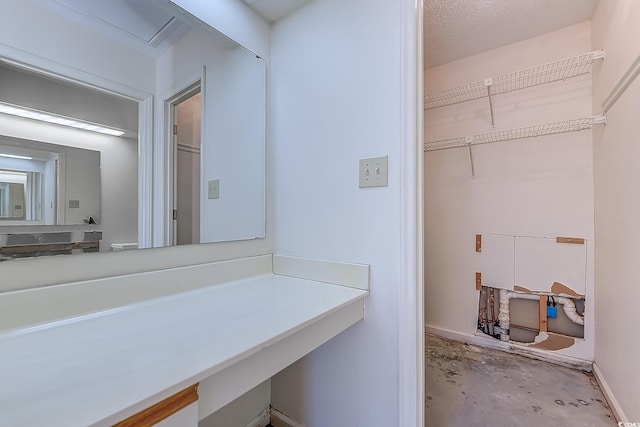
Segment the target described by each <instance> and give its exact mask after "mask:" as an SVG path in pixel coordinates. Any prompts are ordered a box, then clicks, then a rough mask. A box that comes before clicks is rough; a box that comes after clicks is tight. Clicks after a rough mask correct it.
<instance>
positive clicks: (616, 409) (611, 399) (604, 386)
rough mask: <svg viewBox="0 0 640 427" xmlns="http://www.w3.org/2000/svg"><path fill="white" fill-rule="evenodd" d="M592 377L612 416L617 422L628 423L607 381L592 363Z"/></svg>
mask: <svg viewBox="0 0 640 427" xmlns="http://www.w3.org/2000/svg"><path fill="white" fill-rule="evenodd" d="M593 376H594V377H596V381H598V385H599V386H600V390H602V394H604V397H605V399H607V403H608V404H609V407H610V408H611V411H612V412H613V415H614V416H615V417H616V419H617V420H618V422H621V423H628V422H630V421H629V419H628V418H627V417H626V416H625V414H624V412H623V411H622V408H621V407H620V403H618V400H617V399H616V397H615V396H614V394H613V391H612V390H611V387H609V384H608V383H607V380H605V379H604V375H602V371H601V370H600V368H599V367H598V365H597V364H596V363H595V362H593Z"/></svg>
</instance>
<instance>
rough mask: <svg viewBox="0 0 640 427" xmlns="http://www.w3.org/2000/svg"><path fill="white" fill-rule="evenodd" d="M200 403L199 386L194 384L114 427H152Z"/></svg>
mask: <svg viewBox="0 0 640 427" xmlns="http://www.w3.org/2000/svg"><path fill="white" fill-rule="evenodd" d="M197 401H198V384H194V385H192V386H189V387H187V388H185V389H184V390H182V391H179V392H178V393H176V394H174V395H173V396H169V397H167V398H166V399H164V400H162V401H160V402H158V403H156V404H155V405H153V406H150V407H148V408H147V409H144V410H142V411H140V412H138V413H137V414H135V415H132V416H130V417H129V418H127V419H126V420H124V421H120V422H119V423H117V424H114V425H113V427H151V426H153V425H155V424H158V423H159V422H160V421H162V420H164V419H166V418H169V417H170V416H171V415H173V414H175V413H176V412H178V411H179V410H181V409H184V408H186V407H187V406H189V405H191V404H192V403H193V402H197Z"/></svg>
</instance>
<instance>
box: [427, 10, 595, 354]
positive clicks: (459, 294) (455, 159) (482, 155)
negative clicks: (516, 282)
mask: <svg viewBox="0 0 640 427" xmlns="http://www.w3.org/2000/svg"><path fill="white" fill-rule="evenodd" d="M590 37H591V33H590V23H589V22H584V23H581V24H577V25H573V26H570V27H566V28H564V29H561V30H559V31H555V32H551V33H547V34H544V35H542V36H539V37H535V38H532V39H529V40H525V41H522V42H519V43H514V44H511V45H507V46H504V47H501V48H498V49H494V50H491V51H488V52H485V53H481V54H478V55H474V56H471V57H468V58H464V59H462V60H459V61H455V62H452V63H449V64H445V65H442V66H438V67H434V68H431V69H428V70H426V72H425V92H426V93H430V92H435V91H438V90H443V89H449V88H452V87H456V86H459V85H462V84H466V83H470V82H473V81H477V80H482V79H484V78H487V77H493V76H497V75H500V74H505V73H508V72H511V71H517V70H520V69H523V68H526V67H531V66H535V65H541V64H544V63H548V62H551V61H555V60H559V59H563V58H566V57H570V56H574V55H578V54H581V53H586V52H589V51H591V39H590ZM427 55H428V52H427ZM493 102H494V109H495V122H496V127H495V129H492V128H491V122H490V112H489V108H488V101H487V99H481V100H477V101H472V102H468V103H464V104H459V105H454V106H450V107H442V108H438V109H432V110H427V111H425V141H426V142H429V141H435V140H440V139H446V138H453V137H461V136H462V137H464V136H471V135H474V134H483V133H490V132H493V131H499V130H507V129H513V128H518V127H523V126H529V125H535V124H544V123H549V122H556V121H561V120H568V119H574V118H582V117H589V116H591V78H590V76H589V75H586V76H581V77H578V78H575V79H572V80H567V81H565V82H560V83H553V84H549V85H544V86H539V87H536V88H531V89H527V90H522V91H516V92H512V93H509V94H503V95H497V96H495V97H494V99H493ZM591 141H592V137H591V133H590V132H589V131H583V132H580V133H566V134H560V135H553V136H546V137H538V138H531V139H524V140H513V141H509V142H503V143H494V144H488V145H482V146H475V147H474V148H473V159H474V166H475V174H476V177H475V179H473V178H472V175H471V166H470V160H469V152H468V150H467V149H466V148H456V149H450V150H443V151H434V152H427V153H425V155H424V160H425V166H424V167H425V178H424V179H425V181H424V191H425V199H424V203H425V323H426V325H427V326H428V327H431V328H437V329H440V330H449V331H454V332H457V333H463V334H472V333H475V331H476V325H477V316H478V292H477V291H476V290H475V272H476V271H481V270H480V269H479V257H480V255H478V254H476V253H475V244H474V242H475V235H476V234H487V233H499V234H509V235H525V236H549V237H555V236H570V237H582V238H586V239H587V245H588V246H587V254H588V255H587V261H588V268H587V283H586V289H587V292H586V300H587V312H586V326H585V341H584V342H582V341H577V342H576V344H575V345H574V346H572V347H570V348H568V349H566V350H562V351H560V352H561V353H563V354H566V355H570V356H575V357H579V358H582V359H586V360H592V359H593V336H594V315H593V314H594V312H593V298H594V293H593V247H594V232H593V182H592V180H593V175H592V148H591ZM482 256H485V254H482ZM505 261H507V260H505ZM545 286H547V287H550V286H551V283H549V284H547V283H544V284H540V288H537V289H543V288H544V287H545Z"/></svg>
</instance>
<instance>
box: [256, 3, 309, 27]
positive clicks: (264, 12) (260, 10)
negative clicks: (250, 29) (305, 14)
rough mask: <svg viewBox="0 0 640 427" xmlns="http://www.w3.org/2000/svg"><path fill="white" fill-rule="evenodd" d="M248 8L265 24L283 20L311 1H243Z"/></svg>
mask: <svg viewBox="0 0 640 427" xmlns="http://www.w3.org/2000/svg"><path fill="white" fill-rule="evenodd" d="M244 1H245V3H247V4H248V5H249V7H250V8H251V9H252V10H253V11H254V12H256V13H257V14H258V15H260V16H261V17H262V18H263V19H265V20H266V21H267V22H275V21H277V20H278V19H280V18H284V17H285V16H287V15H288V14H290V13H291V12H293V11H294V10H296V9H298V8H300V7H302V6H303V5H305V4H307V3H309V2H311V0H244Z"/></svg>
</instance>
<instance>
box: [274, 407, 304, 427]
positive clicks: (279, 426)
mask: <svg viewBox="0 0 640 427" xmlns="http://www.w3.org/2000/svg"><path fill="white" fill-rule="evenodd" d="M270 409H271V425H272V426H273V427H305V426H304V424H302V423H300V422H298V421H296V420H294V419H293V418H291V417H290V416H288V415H286V414H283V413H282V412H280V411H278V410H277V409H276V408H274V407H271V408H270Z"/></svg>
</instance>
